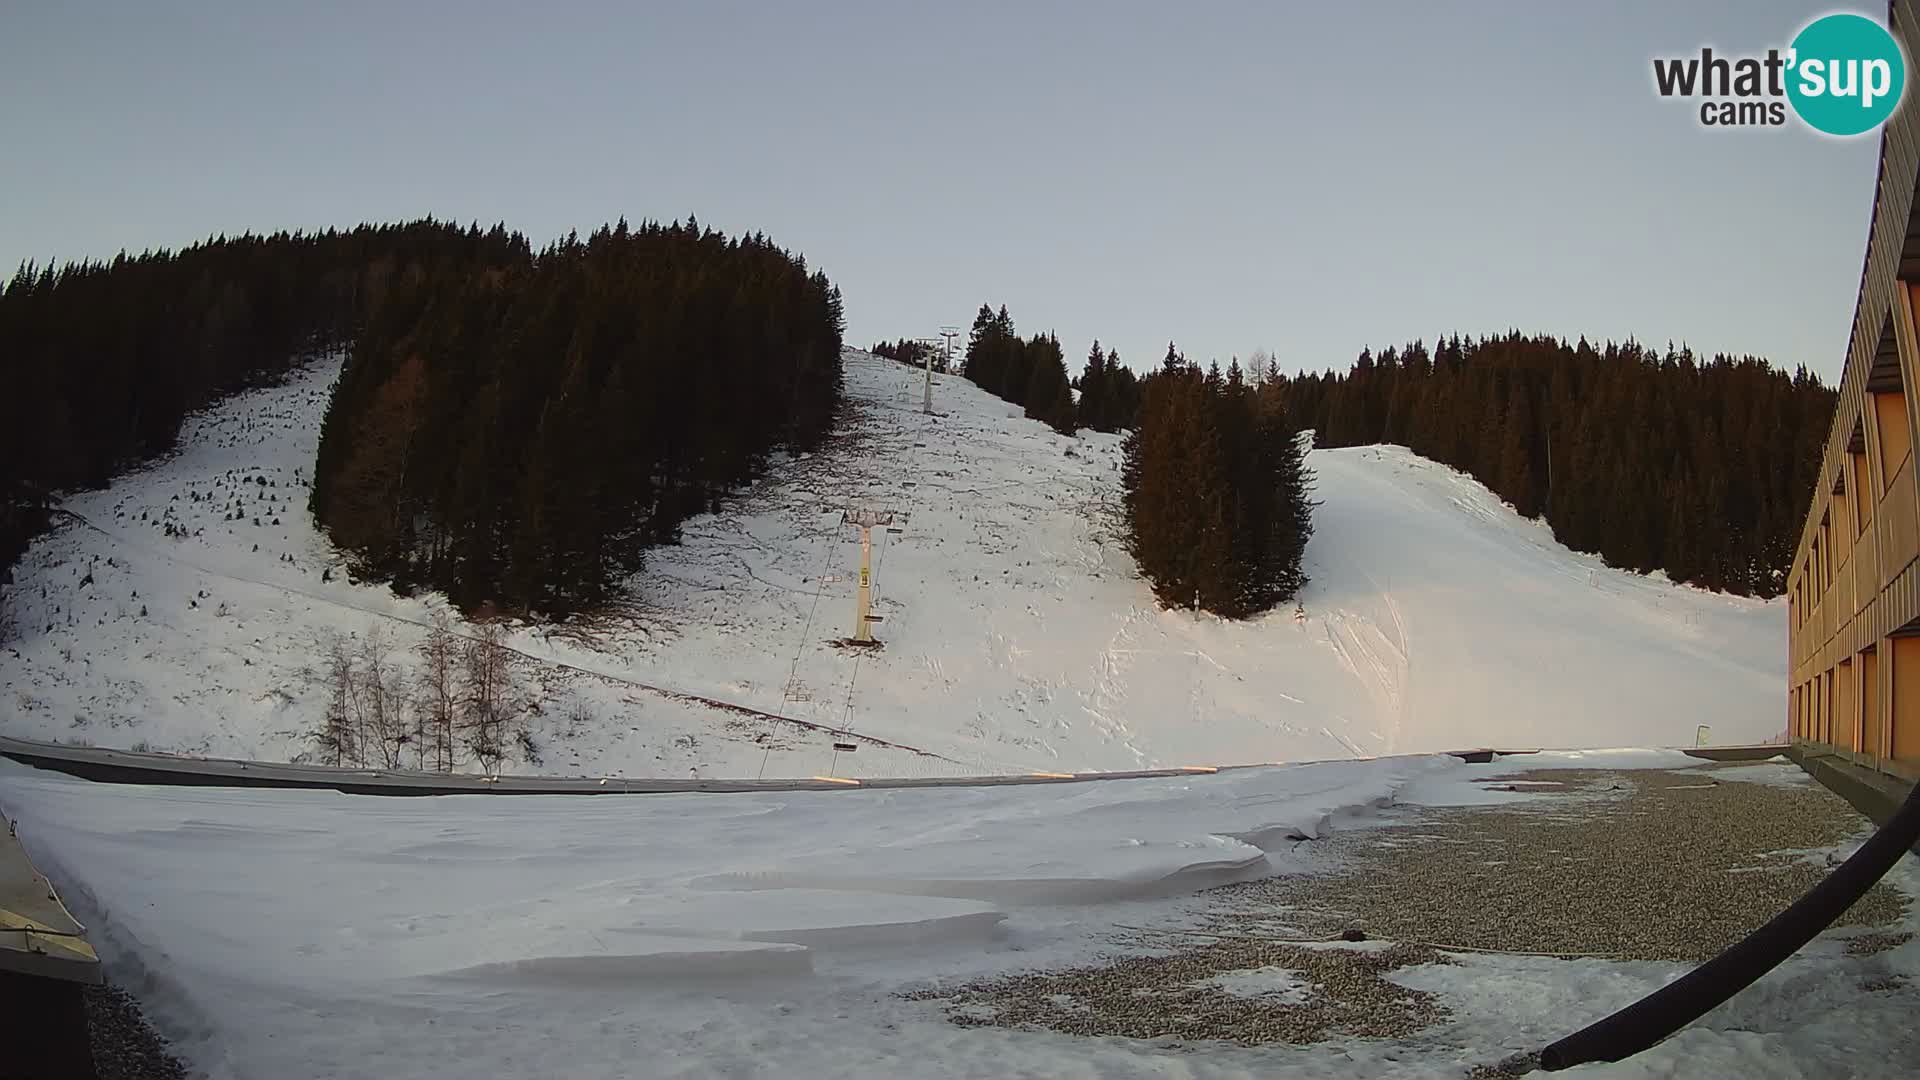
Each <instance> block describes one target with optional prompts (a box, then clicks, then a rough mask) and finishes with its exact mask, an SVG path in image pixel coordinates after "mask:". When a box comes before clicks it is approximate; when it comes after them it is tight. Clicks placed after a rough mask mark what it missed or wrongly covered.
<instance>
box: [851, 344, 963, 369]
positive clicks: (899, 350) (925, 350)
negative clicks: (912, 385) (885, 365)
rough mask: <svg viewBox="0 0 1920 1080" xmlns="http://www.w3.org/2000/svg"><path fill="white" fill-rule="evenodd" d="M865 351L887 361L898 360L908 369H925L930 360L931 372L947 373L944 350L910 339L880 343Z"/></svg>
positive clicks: (945, 352)
mask: <svg viewBox="0 0 1920 1080" xmlns="http://www.w3.org/2000/svg"><path fill="white" fill-rule="evenodd" d="M867 351H868V352H870V353H872V354H873V355H875V356H884V357H886V358H887V359H889V360H898V361H899V362H900V363H902V364H905V365H907V366H908V367H915V368H925V367H927V366H928V364H927V362H928V361H929V360H931V361H932V362H933V363H932V366H933V370H935V371H937V372H939V373H940V374H942V375H945V374H946V373H947V351H946V349H944V348H942V347H940V346H937V345H932V344H929V343H927V342H925V341H915V340H914V339H912V338H901V339H900V340H899V341H882V342H879V343H877V344H876V345H874V346H873V347H872V348H871V349H868V350H867Z"/></svg>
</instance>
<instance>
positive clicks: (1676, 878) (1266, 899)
mask: <svg viewBox="0 0 1920 1080" xmlns="http://www.w3.org/2000/svg"><path fill="white" fill-rule="evenodd" d="M1739 768H1769V766H1764V765H1762V766H1737V767H1721V768H1716V769H1697V770H1687V771H1684V772H1665V771H1653V770H1649V771H1634V772H1582V771H1557V770H1543V771H1540V772H1537V773H1522V774H1517V775H1515V776H1513V777H1508V778H1504V779H1506V780H1509V781H1521V782H1531V783H1529V784H1528V785H1527V786H1526V788H1525V790H1528V791H1537V792H1541V793H1543V794H1546V795H1547V797H1544V798H1538V799H1531V800H1528V801H1525V802H1515V803H1507V804H1502V805H1495V806H1473V807H1457V808H1435V809H1421V810H1417V811H1410V819H1409V821H1408V822H1407V823H1406V824H1405V825H1403V826H1402V827H1399V828H1386V829H1370V830H1359V831H1354V832H1348V833H1341V834H1336V835H1335V836H1334V837H1332V838H1330V839H1329V840H1325V841H1319V842H1317V843H1316V844H1315V845H1314V850H1315V853H1316V854H1322V855H1326V856H1330V857H1331V858H1333V859H1334V860H1336V869H1334V870H1333V871H1332V872H1331V873H1328V874H1325V875H1316V876H1311V877H1280V878H1270V879H1267V880H1265V881H1258V882H1251V883H1248V884H1244V885H1234V886H1229V887H1227V888H1224V889H1220V890H1216V892H1215V894H1214V895H1216V896H1218V897H1219V898H1220V899H1221V900H1222V901H1223V902H1224V903H1225V904H1227V905H1228V908H1229V912H1228V917H1229V918H1232V919H1235V920H1238V921H1240V922H1242V923H1243V924H1245V925H1246V926H1248V927H1252V928H1259V927H1278V928H1284V929H1286V930H1291V931H1293V932H1296V933H1299V932H1304V933H1305V934H1306V935H1307V936H1322V935H1330V934H1333V933H1337V932H1339V931H1340V930H1342V929H1346V928H1349V927H1358V928H1361V929H1364V930H1365V931H1366V933H1367V934H1369V935H1370V936H1373V937H1377V938H1387V939H1391V940H1395V941H1408V942H1424V943H1428V944H1432V945H1437V946H1440V947H1443V948H1444V947H1446V946H1458V947H1461V948H1465V949H1487V950H1495V951H1507V952H1529V953H1545V954H1552V955H1565V956H1604V957H1609V958H1615V959H1630V960H1691V961H1699V960H1706V959H1708V958H1710V957H1712V956H1714V955H1715V954H1717V953H1718V952H1720V951H1721V950H1722V949H1724V948H1726V947H1727V946H1729V945H1731V944H1733V943H1734V942H1736V941H1738V940H1740V939H1741V938H1743V937H1745V936H1746V935H1747V934H1748V933H1750V932H1752V931H1753V930H1755V929H1757V928H1758V927H1759V926H1760V925H1761V924H1763V923H1765V922H1766V921H1767V920H1768V919H1770V918H1772V917H1773V916H1774V915H1776V914H1778V913H1779V912H1780V911H1781V910H1782V909H1784V908H1785V907H1787V906H1788V905H1789V904H1791V903H1793V902H1794V901H1795V900H1797V899H1799V898H1800V896H1801V895H1802V894H1803V893H1805V892H1806V891H1807V890H1808V889H1810V888H1812V887H1813V886H1814V885H1815V884H1816V883H1818V882H1819V881H1820V880H1821V879H1822V878H1823V877H1825V876H1826V874H1827V872H1828V870H1829V869H1831V866H1830V865H1829V861H1828V860H1827V859H1826V858H1824V857H1821V858H1815V857H1812V856H1808V855H1806V854H1804V853H1806V852H1809V851H1813V850H1818V849H1823V848H1829V847H1832V846H1834V845H1836V844H1840V843H1843V842H1845V841H1846V840H1848V839H1849V838H1851V837H1854V836H1856V835H1859V834H1861V833H1862V831H1863V830H1865V829H1866V828H1868V826H1867V824H1866V822H1865V821H1864V820H1863V819H1862V818H1861V817H1860V816H1859V814H1857V813H1856V812H1855V811H1854V810H1853V809H1852V808H1851V807H1849V806H1848V805H1847V804H1846V802H1844V801H1843V800H1841V799H1840V798H1839V797H1838V796H1835V795H1833V794H1831V793H1830V792H1828V791H1827V790H1826V789H1825V788H1821V787H1818V786H1815V785H1812V784H1806V785H1796V786H1783V785H1778V784H1760V783H1745V782H1741V781H1740V780H1738V779H1735V777H1737V776H1738V775H1739V772H1738V770H1739ZM1775 768H1776V771H1777V767H1775ZM1551 781H1559V782H1560V786H1557V787H1552V786H1546V782H1551ZM1837 862H1838V860H1833V864H1834V865H1837ZM1904 906H1905V901H1904V899H1903V898H1902V896H1901V895H1900V894H1899V893H1898V892H1896V891H1894V890H1892V889H1889V888H1887V887H1886V886H1884V885H1878V886H1875V887H1874V888H1873V889H1872V890H1871V891H1869V892H1868V893H1867V895H1866V896H1865V897H1863V898H1862V899H1861V900H1860V902H1859V903H1857V904H1855V905H1854V906H1853V907H1852V908H1851V909H1849V910H1848V911H1847V912H1846V913H1845V914H1843V915H1842V916H1841V917H1840V919H1839V920H1837V921H1836V923H1835V924H1834V925H1835V926H1836V927H1850V926H1884V925H1886V924H1888V923H1892V922H1895V921H1897V920H1898V919H1899V918H1900V917H1901V915H1902V913H1903V911H1904Z"/></svg>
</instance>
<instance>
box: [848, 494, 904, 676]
mask: <svg viewBox="0 0 1920 1080" xmlns="http://www.w3.org/2000/svg"><path fill="white" fill-rule="evenodd" d="M893 516H894V514H893V511H891V510H847V511H845V512H843V513H842V514H841V515H840V522H841V524H843V525H852V526H853V527H854V528H856V529H859V530H860V599H859V600H858V601H857V606H856V607H855V608H854V614H853V637H852V638H851V639H850V640H851V641H852V642H853V643H854V644H856V645H872V644H874V643H875V642H874V640H873V628H872V626H871V625H870V624H871V623H872V622H873V621H874V616H873V615H872V614H871V612H870V608H871V607H872V597H873V593H872V589H873V528H874V526H876V525H892V524H893Z"/></svg>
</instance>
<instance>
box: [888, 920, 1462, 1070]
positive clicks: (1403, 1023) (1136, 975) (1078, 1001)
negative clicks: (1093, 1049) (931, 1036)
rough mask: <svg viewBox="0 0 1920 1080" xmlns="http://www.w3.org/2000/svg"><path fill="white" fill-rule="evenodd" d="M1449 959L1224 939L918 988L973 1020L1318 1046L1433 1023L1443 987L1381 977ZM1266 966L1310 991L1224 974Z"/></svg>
mask: <svg viewBox="0 0 1920 1080" xmlns="http://www.w3.org/2000/svg"><path fill="white" fill-rule="evenodd" d="M1445 963H1451V961H1450V960H1448V959H1447V958H1446V957H1445V956H1444V955H1442V954H1440V953H1438V952H1435V951H1434V950H1432V949H1423V948H1419V947H1416V946H1408V945H1392V946H1389V947H1387V948H1384V949H1367V950H1359V949H1332V948H1315V947H1312V946H1308V945H1289V944H1282V943H1277V942H1273V941H1267V940H1263V939H1259V938H1236V937H1222V938H1219V939H1217V940H1215V941H1212V942H1210V943H1208V944H1205V945H1202V946H1199V947H1197V948H1189V949H1184V950H1182V951H1179V952H1177V953H1175V954H1174V955H1171V956H1149V957H1131V958H1128V959H1125V960H1121V961H1118V962H1116V963H1114V964H1112V965H1109V966H1104V967H1087V968H1075V969H1071V970H1067V971H1058V972H1041V973H1036V974H1029V975H1016V976H1013V977H1010V978H1005V979H996V980H991V981H988V982H984V983H977V984H974V985H972V986H969V987H966V988H964V989H962V990H960V991H958V992H954V991H923V992H920V993H915V994H909V995H907V996H908V997H910V998H913V999H916V1000H934V999H940V1000H945V1001H946V1002H947V1004H948V1017H949V1018H950V1019H951V1020H952V1021H953V1022H954V1023H956V1024H961V1025H966V1026H986V1025H992V1026H997V1027H1016V1028H1027V1027H1031V1028H1046V1029H1049V1030H1052V1031H1059V1032H1065V1033H1067V1034H1070V1035H1119V1036H1126V1037H1130V1038H1136V1039H1154V1038H1172V1039H1178V1040H1181V1041H1195V1040H1207V1039H1225V1040H1228V1041H1231V1042H1237V1043H1241V1044H1243V1045H1255V1044H1259V1043H1268V1042H1287V1043H1315V1042H1320V1041H1322V1040H1324V1039H1326V1038H1328V1037H1329V1036H1332V1035H1364V1036H1371V1037H1375V1038H1396V1037H1402V1036H1406V1035H1411V1034H1413V1033H1414V1032H1416V1031H1419V1030H1420V1029H1421V1028H1424V1027H1427V1026H1429V1025H1430V1024H1433V1023H1434V1022H1436V1021H1437V1020H1439V1019H1440V1018H1441V1017H1443V1016H1444V1015H1445V1014H1444V1011H1443V1010H1442V1009H1441V1008H1440V1006H1439V1005H1438V1004H1437V1003H1436V1001H1435V1000H1434V997H1433V995H1432V994H1429V993H1426V992H1424V991H1420V990H1412V989H1408V988H1407V987H1404V986H1398V985H1396V984H1394V983H1391V982H1388V981H1387V980H1385V979H1383V978H1381V976H1382V975H1384V974H1386V973H1387V972H1389V971H1393V970H1394V969H1396V968H1403V967H1406V966H1408V965H1410V964H1445ZM1261 969H1279V970H1281V971H1285V972H1288V973H1290V974H1291V975H1293V976H1294V977H1295V978H1296V979H1297V980H1298V981H1299V982H1300V983H1303V984H1305V988H1306V991H1307V992H1306V994H1305V995H1304V998H1303V999H1302V998H1301V997H1300V996H1299V995H1296V994H1292V993H1288V994H1273V995H1258V994H1247V993H1236V992H1233V991H1232V990H1229V989H1226V988H1223V987H1221V986H1219V985H1217V984H1215V983H1214V980H1215V979H1217V978H1219V977H1220V976H1221V975H1226V974H1230V973H1234V972H1246V971H1257V970H1261Z"/></svg>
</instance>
